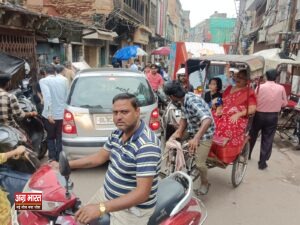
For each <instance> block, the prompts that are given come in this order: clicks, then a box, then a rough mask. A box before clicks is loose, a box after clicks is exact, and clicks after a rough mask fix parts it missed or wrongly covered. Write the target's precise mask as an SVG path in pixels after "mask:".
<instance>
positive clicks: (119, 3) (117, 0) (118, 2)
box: [114, 0, 144, 23]
mask: <svg viewBox="0 0 300 225" xmlns="http://www.w3.org/2000/svg"><path fill="white" fill-rule="evenodd" d="M114 7H115V9H121V10H122V11H123V12H124V13H125V14H126V16H127V17H128V18H130V19H132V20H134V21H135V22H138V23H144V16H142V15H140V14H139V13H137V12H136V11H135V10H134V9H133V8H131V7H130V6H129V5H127V4H125V3H124V0H114Z"/></svg>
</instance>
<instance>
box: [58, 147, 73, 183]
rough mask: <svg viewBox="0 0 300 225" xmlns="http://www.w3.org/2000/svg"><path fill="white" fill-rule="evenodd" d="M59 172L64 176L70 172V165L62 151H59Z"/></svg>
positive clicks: (67, 175)
mask: <svg viewBox="0 0 300 225" xmlns="http://www.w3.org/2000/svg"><path fill="white" fill-rule="evenodd" d="M59 172H60V173H61V175H63V176H64V177H69V176H70V174H71V167H70V164H69V161H68V159H67V156H66V153H65V152H64V151H61V153H60V155H59Z"/></svg>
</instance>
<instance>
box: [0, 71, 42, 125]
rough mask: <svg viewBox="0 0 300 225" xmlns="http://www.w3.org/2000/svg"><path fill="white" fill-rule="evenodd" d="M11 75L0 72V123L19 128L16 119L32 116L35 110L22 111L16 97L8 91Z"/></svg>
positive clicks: (35, 113) (34, 114)
mask: <svg viewBox="0 0 300 225" xmlns="http://www.w3.org/2000/svg"><path fill="white" fill-rule="evenodd" d="M10 81H11V76H10V75H9V74H0V124H4V125H7V126H12V127H15V128H18V129H19V126H18V124H17V123H16V120H21V119H23V118H24V117H34V116H36V115H37V112H24V111H23V110H22V109H21V107H20V105H19V103H18V100H17V97H16V96H15V95H13V94H10V93H8V92H7V91H8V90H9V87H10Z"/></svg>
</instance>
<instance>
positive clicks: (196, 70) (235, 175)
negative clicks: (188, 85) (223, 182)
mask: <svg viewBox="0 0 300 225" xmlns="http://www.w3.org/2000/svg"><path fill="white" fill-rule="evenodd" d="M229 64H230V65H231V66H232V65H234V66H235V68H237V69H246V70H247V76H248V82H247V86H248V87H249V88H250V87H251V88H254V87H255V82H253V81H256V82H257V80H259V79H260V78H261V76H262V75H263V70H264V59H263V57H260V56H253V55H251V56H249V55H248V56H242V55H212V56H205V57H201V58H198V59H189V60H187V62H186V71H187V76H189V80H190V82H191V81H192V82H193V83H192V84H193V85H195V81H196V80H198V84H200V85H197V84H196V85H195V86H196V87H197V90H198V94H200V95H202V94H204V91H202V90H205V88H206V85H207V80H208V78H212V77H215V76H219V77H220V76H226V69H227V66H228V65H229ZM213 67H215V68H213ZM191 76H193V77H191ZM191 78H192V79H191ZM225 79H226V78H224V79H222V80H225ZM249 88H248V96H247V97H248V98H249ZM199 91H200V93H199ZM201 91H202V93H201ZM247 117H248V125H247V128H246V129H245V131H244V134H243V139H244V141H243V144H242V146H241V147H240V149H239V152H238V154H235V155H230V160H228V154H226V153H225V152H224V151H223V149H224V145H223V144H221V143H219V142H218V141H217V140H213V144H212V147H211V150H210V153H209V157H208V159H207V162H206V163H207V166H208V168H213V167H220V168H223V169H225V168H227V167H228V166H229V165H232V172H231V182H232V185H233V187H237V186H238V185H239V184H240V183H241V182H242V180H243V177H244V175H245V173H246V169H247V163H248V162H247V161H248V156H249V151H250V145H249V131H250V127H251V123H252V118H253V117H252V116H251V115H247ZM177 151H178V148H169V149H168V151H165V153H164V158H163V159H165V160H166V161H165V162H166V165H165V168H166V169H165V171H164V172H165V174H166V175H168V174H169V173H172V172H174V170H176V168H177V165H176V163H177V162H178V160H177V157H180V156H181V157H184V160H185V165H184V168H181V169H183V170H185V171H186V172H187V173H188V174H189V175H191V176H192V177H193V179H194V180H196V179H197V178H198V177H199V175H200V174H199V172H198V170H197V168H196V165H195V160H194V157H193V156H190V155H189V153H188V146H187V144H182V148H181V150H180V151H181V152H180V154H178V152H177ZM226 157H227V158H226ZM225 158H226V159H225Z"/></svg>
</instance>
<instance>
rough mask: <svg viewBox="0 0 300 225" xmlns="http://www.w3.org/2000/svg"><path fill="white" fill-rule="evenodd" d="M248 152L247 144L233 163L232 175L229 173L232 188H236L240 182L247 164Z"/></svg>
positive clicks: (248, 145) (248, 146)
mask: <svg viewBox="0 0 300 225" xmlns="http://www.w3.org/2000/svg"><path fill="white" fill-rule="evenodd" d="M249 151H250V144H249V142H247V143H246V144H245V146H244V148H243V150H242V151H241V153H240V155H239V156H238V157H237V159H236V160H235V161H234V163H233V166H232V173H231V182H232V185H233V187H237V186H239V185H240V183H241V182H242V180H243V178H244V176H245V173H246V170H247V164H248V156H249Z"/></svg>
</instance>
